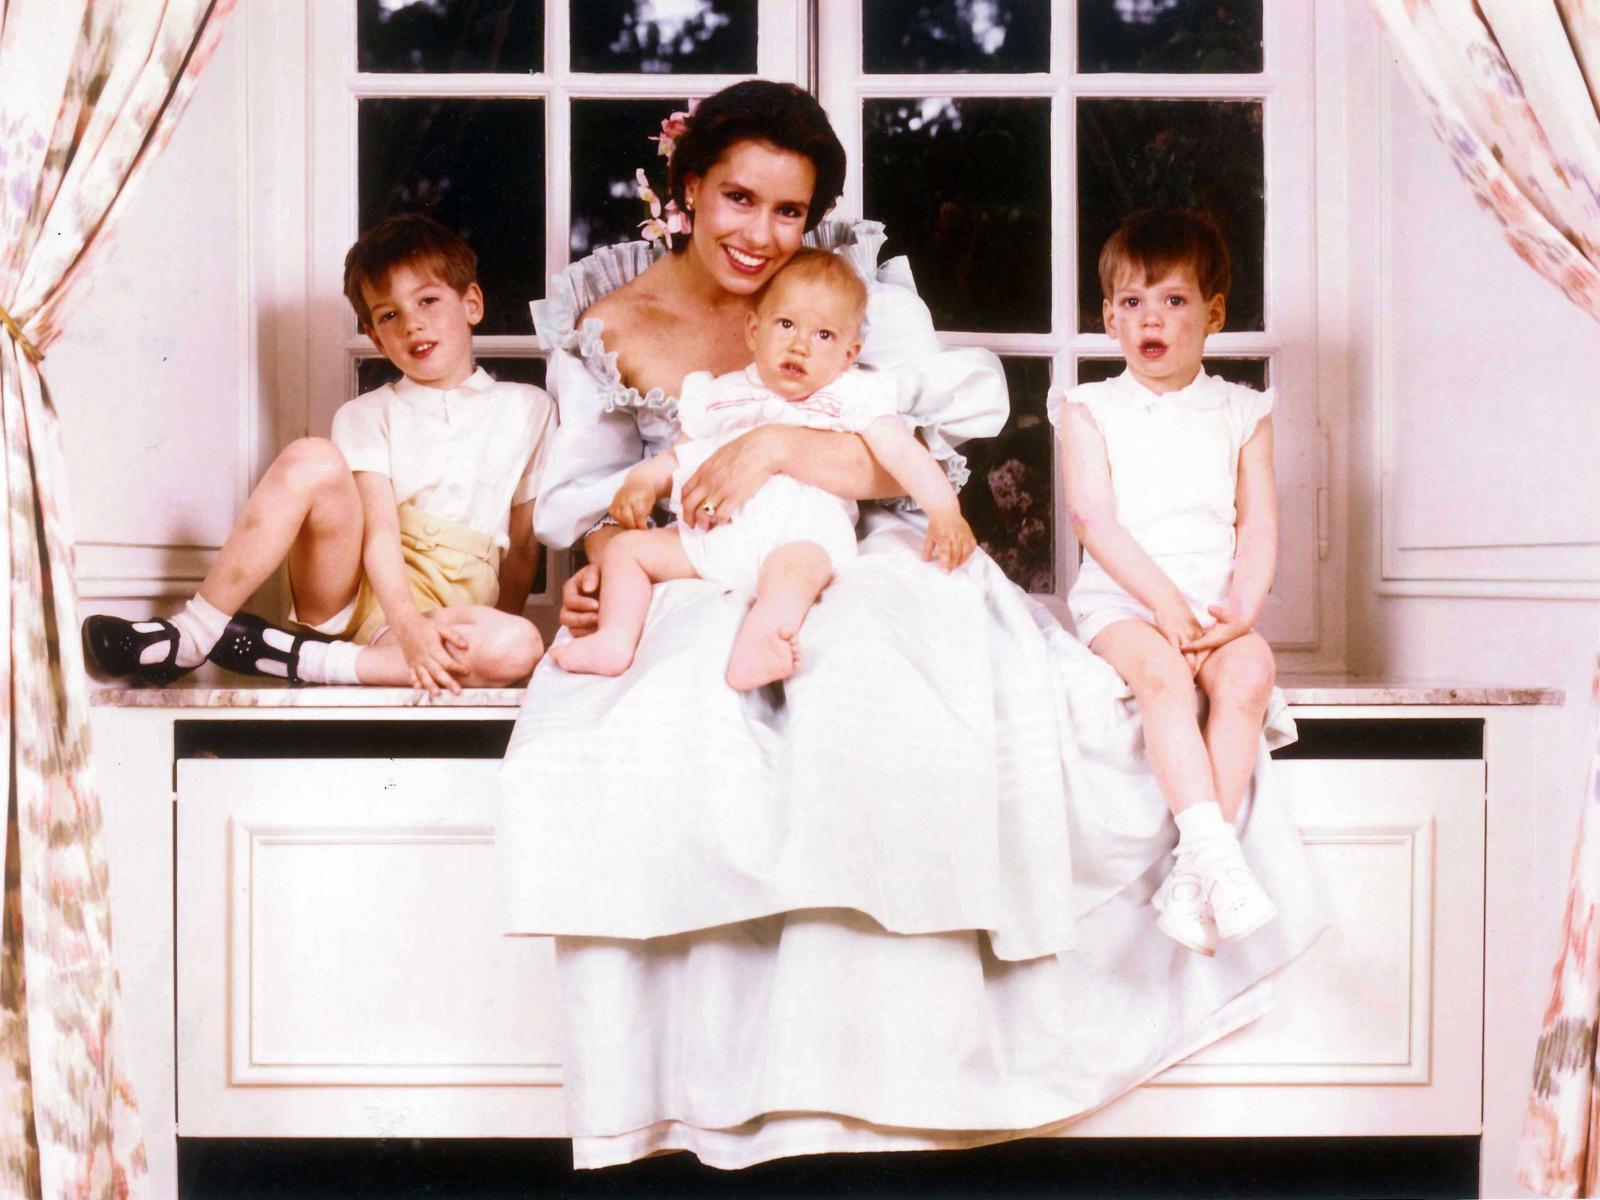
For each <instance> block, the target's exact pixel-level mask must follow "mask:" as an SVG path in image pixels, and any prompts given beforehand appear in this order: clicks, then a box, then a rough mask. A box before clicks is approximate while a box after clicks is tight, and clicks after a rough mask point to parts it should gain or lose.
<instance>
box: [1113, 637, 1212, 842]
mask: <svg viewBox="0 0 1600 1200" xmlns="http://www.w3.org/2000/svg"><path fill="white" fill-rule="evenodd" d="M1090 649H1092V650H1093V651H1094V652H1095V653H1096V654H1098V655H1099V656H1100V657H1101V658H1103V659H1105V660H1106V661H1107V662H1108V663H1110V664H1111V665H1112V666H1113V667H1115V668H1116V669H1117V674H1119V675H1121V676H1122V678H1123V679H1125V680H1126V681H1127V683H1128V686H1129V687H1130V688H1132V689H1133V696H1134V699H1135V700H1137V701H1138V702H1139V715H1140V717H1141V718H1142V720H1143V722H1144V746H1145V754H1146V755H1147V756H1148V757H1149V759H1150V769H1151V771H1152V772H1154V774H1155V777H1156V782H1157V783H1159V784H1160V785H1161V794H1162V795H1163V796H1165V797H1166V800H1167V806H1168V807H1169V808H1170V809H1171V810H1172V812H1173V813H1174V814H1177V813H1180V812H1182V811H1183V810H1184V809H1186V808H1189V807H1191V806H1192V805H1195V804H1205V803H1209V802H1212V801H1214V800H1216V791H1215V787H1214V785H1213V783H1212V772H1211V758H1210V755H1208V754H1207V753H1206V743H1205V739H1204V738H1202V737H1201V735H1200V720H1199V697H1198V696H1197V695H1196V694H1195V685H1194V677H1193V676H1192V675H1190V673H1189V664H1188V663H1187V662H1185V661H1184V658H1183V655H1181V654H1179V653H1178V651H1176V650H1174V649H1173V648H1172V643H1171V642H1169V641H1167V639H1166V638H1164V637H1162V636H1161V634H1160V633H1159V632H1157V631H1156V629H1155V627H1154V626H1152V625H1147V624H1145V623H1144V622H1143V621H1136V620H1131V619H1130V620H1126V621H1117V622H1115V623H1114V624H1111V625H1108V626H1106V627H1105V629H1103V630H1102V631H1101V632H1100V633H1099V634H1098V635H1097V636H1096V637H1095V639H1094V642H1093V644H1092V645H1091V646H1090Z"/></svg>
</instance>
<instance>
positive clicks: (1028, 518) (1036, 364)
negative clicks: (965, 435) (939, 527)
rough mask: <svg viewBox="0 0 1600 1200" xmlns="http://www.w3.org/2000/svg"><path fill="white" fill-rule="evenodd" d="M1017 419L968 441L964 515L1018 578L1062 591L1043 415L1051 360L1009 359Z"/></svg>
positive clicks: (1049, 441)
mask: <svg viewBox="0 0 1600 1200" xmlns="http://www.w3.org/2000/svg"><path fill="white" fill-rule="evenodd" d="M1002 361H1003V363H1004V364H1005V371H1006V386H1007V387H1008V388H1009V389H1010V391H1011V416H1010V418H1009V419H1008V420H1007V421H1006V424H1005V428H1003V429H1002V430H1001V431H1000V434H999V436H998V437H993V438H987V439H984V440H980V441H971V442H967V443H966V444H964V445H963V446H962V447H961V453H963V454H965V455H966V456H967V466H968V467H969V468H970V469H971V471H972V477H971V478H970V479H968V480H967V486H966V487H964V488H962V489H961V511H962V513H963V515H965V516H966V518H967V520H968V521H969V522H970V523H971V525H972V530H973V532H974V533H976V534H977V535H978V544H979V545H981V546H982V547H983V548H984V549H985V550H987V551H988V552H989V555H990V557H992V558H993V559H994V560H995V562H997V563H999V564H1000V569H1001V570H1003V571H1004V572H1005V573H1006V574H1007V575H1008V576H1010V578H1011V581H1012V582H1013V583H1015V584H1017V585H1018V586H1019V587H1021V588H1022V589H1024V590H1025V591H1029V592H1050V591H1053V590H1054V588H1055V562H1056V556H1055V525H1056V519H1055V483H1054V474H1053V470H1052V467H1051V463H1052V462H1053V450H1052V447H1053V445H1054V440H1055V439H1054V438H1053V436H1052V434H1051V428H1050V422H1049V420H1047V419H1046V417H1045V415H1044V398H1045V394H1046V393H1047V392H1048V391H1049V390H1050V362H1049V360H1048V359H1043V358H1006V359H1003V360H1002Z"/></svg>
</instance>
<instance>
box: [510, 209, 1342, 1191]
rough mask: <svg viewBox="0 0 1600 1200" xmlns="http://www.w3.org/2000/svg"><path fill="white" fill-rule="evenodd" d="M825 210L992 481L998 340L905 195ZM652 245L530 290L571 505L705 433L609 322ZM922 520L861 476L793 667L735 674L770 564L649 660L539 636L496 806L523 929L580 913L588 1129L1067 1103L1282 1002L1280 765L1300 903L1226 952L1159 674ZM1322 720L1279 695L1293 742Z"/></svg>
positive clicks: (915, 374) (918, 402)
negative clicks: (967, 323)
mask: <svg viewBox="0 0 1600 1200" xmlns="http://www.w3.org/2000/svg"><path fill="white" fill-rule="evenodd" d="M819 239H820V240H821V241H822V243H823V244H824V245H829V246H842V247H843V249H842V251H841V252H843V253H845V254H846V255H847V257H850V258H851V260H852V261H853V262H854V263H855V264H856V265H857V267H858V269H860V270H862V272H863V274H865V275H867V276H868V278H869V279H871V280H872V281H873V282H872V286H871V297H870V299H869V307H868V329H867V334H866V349H865V350H864V352H863V355H862V360H863V362H864V363H866V364H867V365H868V366H870V367H872V368H873V369H878V370H889V371H893V372H894V373H895V375H896V376H897V377H898V378H900V379H902V380H903V381H904V382H903V390H902V403H901V406H900V407H901V411H902V413H904V414H905V415H906V417H907V419H908V420H909V421H910V423H911V424H912V425H913V426H914V427H916V428H918V429H919V432H920V433H921V436H922V437H923V440H924V441H925V442H926V443H927V444H928V446H929V448H930V449H932V450H933V451H934V453H935V454H936V456H938V457H939V458H940V459H941V460H942V461H943V462H944V463H945V465H946V469H947V470H948V471H949V472H950V473H951V475H952V477H953V478H954V479H956V480H957V481H958V482H960V481H961V479H962V478H963V477H964V475H965V468H964V464H963V462H962V461H961V458H960V455H959V453H958V452H957V451H956V450H955V446H956V445H957V444H959V442H960V441H962V440H965V439H966V438H968V437H972V436H987V435H989V434H992V433H994V432H995V431H996V430H997V429H998V427H999V425H1000V424H1001V423H1002V421H1003V419H1004V415H1005V394H1004V384H1003V382H1001V377H1000V373H999V369H998V364H997V363H996V362H995V361H994V360H993V358H992V356H989V355H988V354H987V353H986V352H984V351H981V350H971V349H966V350H951V351H945V350H940V349H939V348H938V346H937V343H936V342H934V341H933V335H932V328H931V323H930V322H929V321H928V318H927V313H926V309H924V308H923V307H922V305H921V303H920V301H917V300H916V298H915V295H914V293H913V292H912V291H911V290H910V288H909V286H908V285H909V279H908V278H907V277H906V276H905V273H904V269H903V266H902V265H901V264H899V263H898V261H897V262H896V263H891V264H888V265H887V266H886V267H885V268H883V269H882V270H877V269H875V258H876V254H877V250H878V248H879V246H880V245H881V241H882V235H881V230H880V229H879V228H878V227H877V226H874V225H872V224H870V223H863V224H862V225H858V226H855V227H853V228H852V227H847V226H824V227H823V229H822V230H819ZM648 261H649V252H648V251H647V250H646V249H645V248H644V247H642V246H639V245H634V246H628V247H618V248H614V249H613V250H612V251H608V252H602V253H601V254H600V255H597V256H595V257H593V258H591V259H588V260H585V261H584V262H583V263H579V264H577V265H576V266H574V267H572V268H569V270H568V272H566V273H565V274H564V275H563V276H558V277H557V279H556V280H554V281H552V294H551V297H550V298H548V299H547V300H545V301H543V302H540V303H539V304H537V305H535V315H536V319H537V320H538V322H539V329H540V333H541V335H543V336H544V338H545V339H546V341H547V343H548V344H549V345H550V348H551V349H552V350H553V351H555V354H554V355H553V358H552V369H551V380H552V384H553V385H554V387H555V389H556V392H557V399H558V402H559V403H560V406H561V420H562V426H561V431H560V433H558V435H557V439H556V442H555V445H554V447H553V449H552V452H551V459H550V466H549V467H548V468H547V475H546V480H547V483H546V495H544V496H541V499H540V504H539V512H540V516H539V527H540V530H541V535H542V536H543V537H545V539H546V540H547V541H553V542H555V543H556V544H566V543H570V542H571V541H573V540H575V539H576V538H577V537H578V536H579V535H580V534H581V533H582V532H584V531H585V530H586V529H587V528H588V527H589V525H591V524H592V523H593V521H594V520H595V519H597V518H598V516H599V515H600V514H601V513H602V512H603V511H604V509H605V506H606V504H607V503H608V502H609V500H610V496H611V493H612V490H614V488H615V485H616V482H617V479H618V477H619V476H620V474H621V473H622V472H624V471H625V470H626V469H627V467H628V466H630V465H632V463H633V462H636V461H637V460H638V458H639V456H640V455H641V454H642V453H644V452H645V451H646V449H647V448H648V449H650V450H652V451H653V450H654V449H657V448H659V446H660V445H661V444H662V443H663V442H665V441H670V438H671V436H672V429H673V421H672V418H673V409H674V405H673V403H672V400H671V398H670V397H663V396H660V395H659V394H653V395H646V396H641V395H640V394H639V393H637V392H636V391H632V390H631V389H627V388H626V387H625V386H624V385H622V384H621V383H620V380H618V379H617V377H616V366H615V359H614V357H613V356H611V355H608V354H606V353H605V351H604V349H603V347H602V346H601V344H600V338H599V330H598V327H597V326H595V324H594V323H593V322H587V323H585V325H584V326H583V327H578V326H577V324H576V317H577V315H578V314H579V313H580V312H581V311H582V309H583V308H585V307H587V306H588V304H590V303H592V302H593V301H594V300H595V299H596V298H598V295H601V294H604V291H606V290H609V288H610V287H615V286H618V285H619V284H620V283H621V282H622V281H623V280H624V279H626V278H628V277H631V273H633V272H634V271H637V270H639V269H642V268H643V266H644V265H646V264H647V263H648ZM919 521H920V518H919V517H918V516H917V515H916V514H914V513H901V512H895V511H890V510H888V509H884V508H876V507H873V506H866V507H865V511H864V515H863V521H862V529H863V539H862V543H861V554H860V557H859V558H857V559H856V560H855V561H854V562H851V563H849V564H847V565H846V566H845V567H844V569H842V570H841V571H840V573H839V575H838V577H837V578H836V579H835V581H834V582H833V583H832V584H831V585H830V586H829V588H828V589H827V591H826V592H825V593H824V595H823V597H822V600H821V601H820V602H819V603H818V605H817V606H816V608H815V609H814V610H813V611H812V613H811V614H810V616H809V617H808V618H807V620H806V623H805V625H804V627H803V628H802V631H801V638H800V640H801V652H802V660H803V663H802V669H801V670H800V671H799V673H798V674H796V675H795V677H794V678H792V679H790V680H789V681H787V683H786V684H785V685H784V686H783V687H782V688H781V689H779V688H771V689H763V690H761V691H757V692H753V693H748V694H740V693H737V692H734V691H732V690H731V689H730V688H728V687H727V685H726V684H725V683H724V682H723V678H722V675H723V670H724V666H725V663H726V659H727V654H728V650H729V648H730V646H731V644H732V641H733V636H734V632H735V630H736V629H737V627H738V625H739V622H740V620H741V619H742V617H743V614H744V611H745V608H746V605H747V603H748V598H747V597H745V596H743V595H740V594H737V593H733V592H730V591H728V590H727V589H726V588H723V587H721V586H719V585H716V584H712V583H708V582H705V581H701V580H686V581H680V582H674V583H669V584H666V585H663V586H660V587H658V588H656V590H655V596H654V599H653V601H652V604H651V608H650V613H649V617H648V619H647V622H646V625H645V631H644V636H643V638H642V640H641V642H640V646H639V651H638V655H637V657H636V659H635V662H634V665H633V667H632V668H631V669H630V670H629V671H628V672H627V673H626V674H624V675H623V676H621V677H618V678H614V679H612V678H604V677H595V676H576V675H570V674H567V673H566V672H564V671H562V670H561V669H560V668H558V667H557V666H556V665H555V664H554V663H553V662H551V661H549V660H546V661H545V662H544V663H543V664H541V665H540V667H539V669H538V670H537V671H536V672H535V674H534V677H533V681H532V683H531V684H530V686H529V689H528V693H527V698H526V701H525V703H524V706H523V710H522V713H521V715H520V717H519V719H518V722H517V726H516V729H515V731H514V732H513V735H512V738H511V743H510V746H509V748H508V750H507V753H506V760H505V764H504V767H503V768H502V772H501V777H500V779H501V786H500V806H499V830H498V841H499V845H500V852H501V862H502V866H503V870H504V875H505V882H506V893H507V897H508V903H509V913H510V928H511V930H512V931H513V932H517V933H535V934H555V935H557V942H556V949H557V962H558V967H559V974H560V986H561V996H562V1023H563V1039H564V1044H565V1088H566V1101H567V1117H568V1124H569V1128H570V1131H571V1133H572V1136H573V1144H574V1161H575V1162H576V1164H577V1165H578V1166H591V1167H592V1166H603V1165H606V1164H609V1163H616V1162H624V1161H628V1160H630V1159H635V1158H639V1157H642V1156H644V1155H647V1154H651V1153H656V1152H659V1151H664V1150H673V1149H684V1150H689V1151H692V1152H693V1153H695V1154H696V1155H698V1156H699V1157H700V1158H701V1159H702V1160H703V1161H705V1162H707V1163H710V1164H712V1165H714V1166H722V1167H740V1166H745V1165H748V1164H751V1163H755V1162H760V1161H763V1160H765V1159H770V1158H776V1157H780V1156H784V1155H791V1154H805V1153H814V1152H821V1151H839V1150H893V1149H930V1148H941V1147H960V1146H970V1145H977V1144H981V1143H985V1142H992V1141H999V1140H1004V1139H1007V1138H1012V1137H1017V1136H1022V1135H1025V1134H1028V1133H1034V1132H1043V1131H1047V1130H1049V1129H1050V1128H1052V1127H1054V1126H1059V1125H1061V1124H1063V1123H1065V1122H1068V1121H1070V1120H1072V1119H1073V1118H1074V1117H1078V1116H1081V1115H1083V1114H1084V1113H1086V1112H1089V1111H1091V1110H1092V1109H1094V1108H1096V1107H1099V1106H1100V1105H1103V1104H1105V1103H1106V1102H1107V1101H1108V1100H1111V1099H1113V1098H1114V1097H1115V1096H1117V1095H1118V1094H1120V1093H1121V1092H1123V1091H1125V1090H1127V1089H1128V1088H1130V1087H1132V1086H1134V1085H1136V1084H1137V1083H1139V1082H1140V1081H1142V1080H1144V1079H1147V1078H1149V1077H1150V1076H1151V1075H1152V1074H1154V1073H1155V1072H1156V1071H1159V1070H1160V1069H1161V1068H1162V1067H1164V1066H1166V1065H1167V1064H1169V1063H1171V1062H1173V1061H1176V1060H1177V1059H1179V1058H1181V1057H1183V1056H1185V1055H1187V1054H1189V1053H1191V1052H1192V1051H1194V1050H1196V1049H1198V1048H1199V1047H1201V1046H1203V1045H1205V1044H1207V1043H1208V1042H1210V1041H1213V1040H1215V1039H1216V1038H1218V1037H1220V1036H1222V1035H1223V1034H1225V1033H1227V1032H1229V1031H1230V1030H1232V1029H1234V1028H1237V1027H1238V1026H1240V1025H1242V1024H1244V1023H1246V1022H1248V1021H1250V1020H1252V1019H1254V1018H1255V1017H1257V1016H1259V1015H1260V1014H1261V1013H1262V1012H1263V1011H1265V1008H1266V1006H1267V1005H1268V1003H1269V994H1268V990H1267V989H1268V986H1269V985H1268V984H1267V982H1266V981H1267V979H1268V977H1269V976H1270V975H1271V974H1272V973H1273V972H1274V971H1276V970H1277V969H1278V968H1279V967H1281V966H1282V965H1283V964H1284V963H1286V962H1288V961H1289V960H1290V959H1292V958H1293V957H1294V956H1296V955H1297V954H1299V953H1300V952H1301V951H1302V950H1304V949H1305V948H1306V946H1308V945H1309V944H1310V942H1311V941H1312V939H1313V938H1314V937H1315V935H1316V933H1317V932H1318V930H1319V929H1320V925H1321V912H1320V906H1319V903H1318V898H1317V895H1316V891H1315V885H1314V883H1313V882H1312V879H1313V873H1312V871H1311V869H1310V867H1309V864H1308V862H1307V860H1306V857H1305V854H1304V852H1303V850H1302V847H1301V843H1300V837H1299V834H1298V831H1297V830H1296V829H1295V827H1294V825H1293V823H1292V820H1291V819H1290V816H1289V813H1288V811H1287V805H1286V804H1285V802H1284V800H1283V798H1282V797H1281V796H1279V795H1277V794H1275V793H1274V792H1273V790H1272V788H1271V787H1270V786H1263V787H1256V788H1254V789H1253V794H1252V796H1251V797H1250V799H1249V800H1248V801H1247V807H1246V809H1245V815H1244V817H1243V818H1242V821H1243V824H1242V829H1241V838H1242V841H1243V843H1244V847H1245V852H1246V854H1247V855H1248V856H1249V858H1250V861H1251V865H1252V867H1253V868H1254V869H1255V871H1256V872H1257V875H1258V877H1259V878H1260V879H1261V881H1262V883H1263V885H1264V886H1265V887H1266V888H1267V890H1268V891H1269V892H1270V893H1271V894H1272V896H1273V898H1274V899H1275V900H1276V901H1277V903H1278V906H1279V909H1280V913H1281V915H1280V917H1279V919H1278V920H1277V921H1275V922H1274V923H1272V924H1271V925H1269V926H1268V927H1267V928H1266V929H1264V930H1262V931H1261V932H1260V933H1257V934H1255V935H1253V936H1251V937H1249V938H1247V939H1245V940H1244V941H1242V942H1239V943H1235V944H1232V945H1228V946H1224V947H1223V948H1222V949H1221V950H1220V951H1219V952H1218V954H1217V956H1216V957H1215V958H1213V959H1205V958H1202V957H1200V956H1198V955H1196V954H1193V953H1191V952H1190V951H1188V950H1185V949H1183V948H1182V947H1180V946H1178V945H1177V944H1176V943H1174V942H1172V941H1170V940H1168V939H1167V938H1166V937H1165V936H1163V935H1162V934H1161V933H1160V932H1159V931H1158V930H1157V929H1156V927H1155V914H1154V913H1153V911H1152V910H1151V909H1150V907H1149V899H1150V895H1151V893H1152V892H1153V891H1154V889H1155V886H1156V885H1157V884H1158V883H1159V882H1160V880H1161V878H1162V876H1163V875H1164V873H1165V870H1166V868H1167V865H1168V862H1169V861H1170V860H1168V859H1167V858H1166V855H1167V853H1168V852H1169V851H1170V849H1171V847H1172V843H1173V840H1174V836H1175V835H1174V832H1173V830H1172V827H1171V822H1170V820H1168V818H1167V814H1166V807H1165V804H1164V803H1163V801H1162V798H1161V794H1160V792H1159V790H1158V789H1157V787H1156V785H1155V781H1154V779H1153V778H1152V776H1151V775H1150V773H1149V771H1148V769H1147V767H1146V766H1145V764H1144V756H1143V752H1142V743H1141V737H1140V731H1139V725H1138V721H1137V718H1136V715H1135V714H1134V712H1133V709H1132V706H1131V700H1130V698H1129V696H1128V693H1127V691H1126V688H1125V687H1124V685H1123V684H1122V682H1121V680H1120V679H1119V678H1118V677H1117V675H1116V674H1115V672H1113V671H1112V670H1111V668H1110V667H1109V666H1107V665H1106V664H1105V663H1104V662H1102V661H1101V660H1100V659H1098V658H1096V657H1094V656H1093V655H1092V654H1090V653H1089V651H1088V650H1086V649H1085V648H1084V647H1083V646H1082V645H1081V644H1080V643H1078V642H1077V640H1076V639H1074V638H1073V637H1072V636H1071V635H1070V634H1069V633H1067V632H1066V631H1065V630H1063V629H1062V628H1061V626H1060V625H1059V624H1058V623H1057V622H1056V620H1055V618H1054V617H1053V616H1052V615H1051V614H1050V613H1049V612H1048V611H1047V610H1046V609H1045V608H1044V607H1043V606H1042V605H1040V604H1038V603H1037V602H1036V601H1033V600H1031V599H1030V598H1028V597H1027V596H1026V595H1024V594H1023V593H1022V592H1021V591H1020V590H1018V589H1017V588H1016V587H1015V586H1013V585H1012V584H1011V583H1010V582H1009V581H1008V580H1007V579H1006V578H1005V577H1004V575H1003V574H1002V573H1001V572H1000V570H999V569H998V568H997V567H996V566H995V565H994V563H993V562H992V561H991V560H990V559H989V558H988V557H987V556H986V555H984V554H983V553H982V552H981V551H980V552H979V553H978V554H976V555H975V556H974V557H973V559H972V560H971V561H970V562H969V563H968V564H967V565H966V566H965V567H963V568H962V569H960V570H958V571H956V572H955V573H953V574H951V575H945V574H943V573H942V572H940V571H939V570H938V569H936V568H935V567H932V566H930V565H928V564H925V563H923V562H922V561H921V560H920V553H919V552H920V547H921V541H922V533H921V529H920V527H919ZM1292 737H1293V727H1292V724H1291V723H1290V722H1289V721H1288V718H1287V715H1286V713H1285V712H1284V709H1283V706H1282V703H1281V698H1277V702H1276V703H1275V706H1274V709H1273V712H1272V713H1271V714H1270V715H1269V722H1268V730H1267V735H1266V738H1265V739H1264V741H1263V746H1262V752H1261V762H1262V764H1264V763H1265V761H1266V750H1267V746H1268V744H1269V743H1270V744H1278V743H1280V742H1284V741H1288V740H1290V739H1292ZM1258 777H1259V773H1258ZM1269 778H1270V777H1269Z"/></svg>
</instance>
